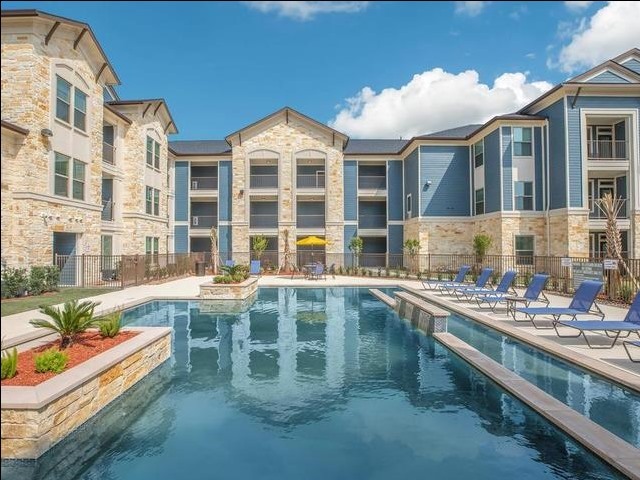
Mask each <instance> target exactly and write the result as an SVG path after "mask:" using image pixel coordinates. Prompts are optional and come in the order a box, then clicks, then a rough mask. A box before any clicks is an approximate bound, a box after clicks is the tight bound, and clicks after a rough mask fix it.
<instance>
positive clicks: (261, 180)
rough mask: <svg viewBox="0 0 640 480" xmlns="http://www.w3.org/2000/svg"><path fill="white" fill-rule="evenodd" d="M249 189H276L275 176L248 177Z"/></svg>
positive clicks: (276, 178)
mask: <svg viewBox="0 0 640 480" xmlns="http://www.w3.org/2000/svg"><path fill="white" fill-rule="evenodd" d="M249 187H250V188H278V175H277V174H262V175H256V174H252V175H249Z"/></svg>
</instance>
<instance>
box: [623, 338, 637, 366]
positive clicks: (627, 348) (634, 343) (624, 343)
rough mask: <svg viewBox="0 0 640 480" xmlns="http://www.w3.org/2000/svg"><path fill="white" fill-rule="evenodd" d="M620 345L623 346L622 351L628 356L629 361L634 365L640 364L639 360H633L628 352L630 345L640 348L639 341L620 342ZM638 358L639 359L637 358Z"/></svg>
mask: <svg viewBox="0 0 640 480" xmlns="http://www.w3.org/2000/svg"><path fill="white" fill-rule="evenodd" d="M622 345H623V346H624V349H625V350H626V352H627V355H628V356H629V360H631V361H632V362H634V363H640V360H635V359H634V358H633V357H632V356H631V352H630V351H629V345H632V346H634V347H636V348H640V341H637V340H636V341H634V342H622ZM639 358H640V357H639Z"/></svg>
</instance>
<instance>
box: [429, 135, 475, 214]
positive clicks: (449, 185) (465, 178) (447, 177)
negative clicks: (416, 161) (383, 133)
mask: <svg viewBox="0 0 640 480" xmlns="http://www.w3.org/2000/svg"><path fill="white" fill-rule="evenodd" d="M427 181H430V182H431V185H427ZM420 187H421V192H420V208H421V215H423V216H462V215H465V216H466V215H469V195H470V192H469V189H470V188H471V187H470V181H469V147H467V146H439V145H437V146H436V145H422V146H421V147H420Z"/></svg>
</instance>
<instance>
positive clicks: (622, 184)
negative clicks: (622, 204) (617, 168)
mask: <svg viewBox="0 0 640 480" xmlns="http://www.w3.org/2000/svg"><path fill="white" fill-rule="evenodd" d="M616 197H618V198H627V177H626V176H623V177H617V178H616ZM628 209H629V206H628V205H627V212H628Z"/></svg>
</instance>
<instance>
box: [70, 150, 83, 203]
mask: <svg viewBox="0 0 640 480" xmlns="http://www.w3.org/2000/svg"><path fill="white" fill-rule="evenodd" d="M85 167H86V166H85V164H84V163H82V162H81V161H79V160H75V159H74V160H73V192H72V195H73V198H75V199H76V200H84V183H85V173H86V168H85Z"/></svg>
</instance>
